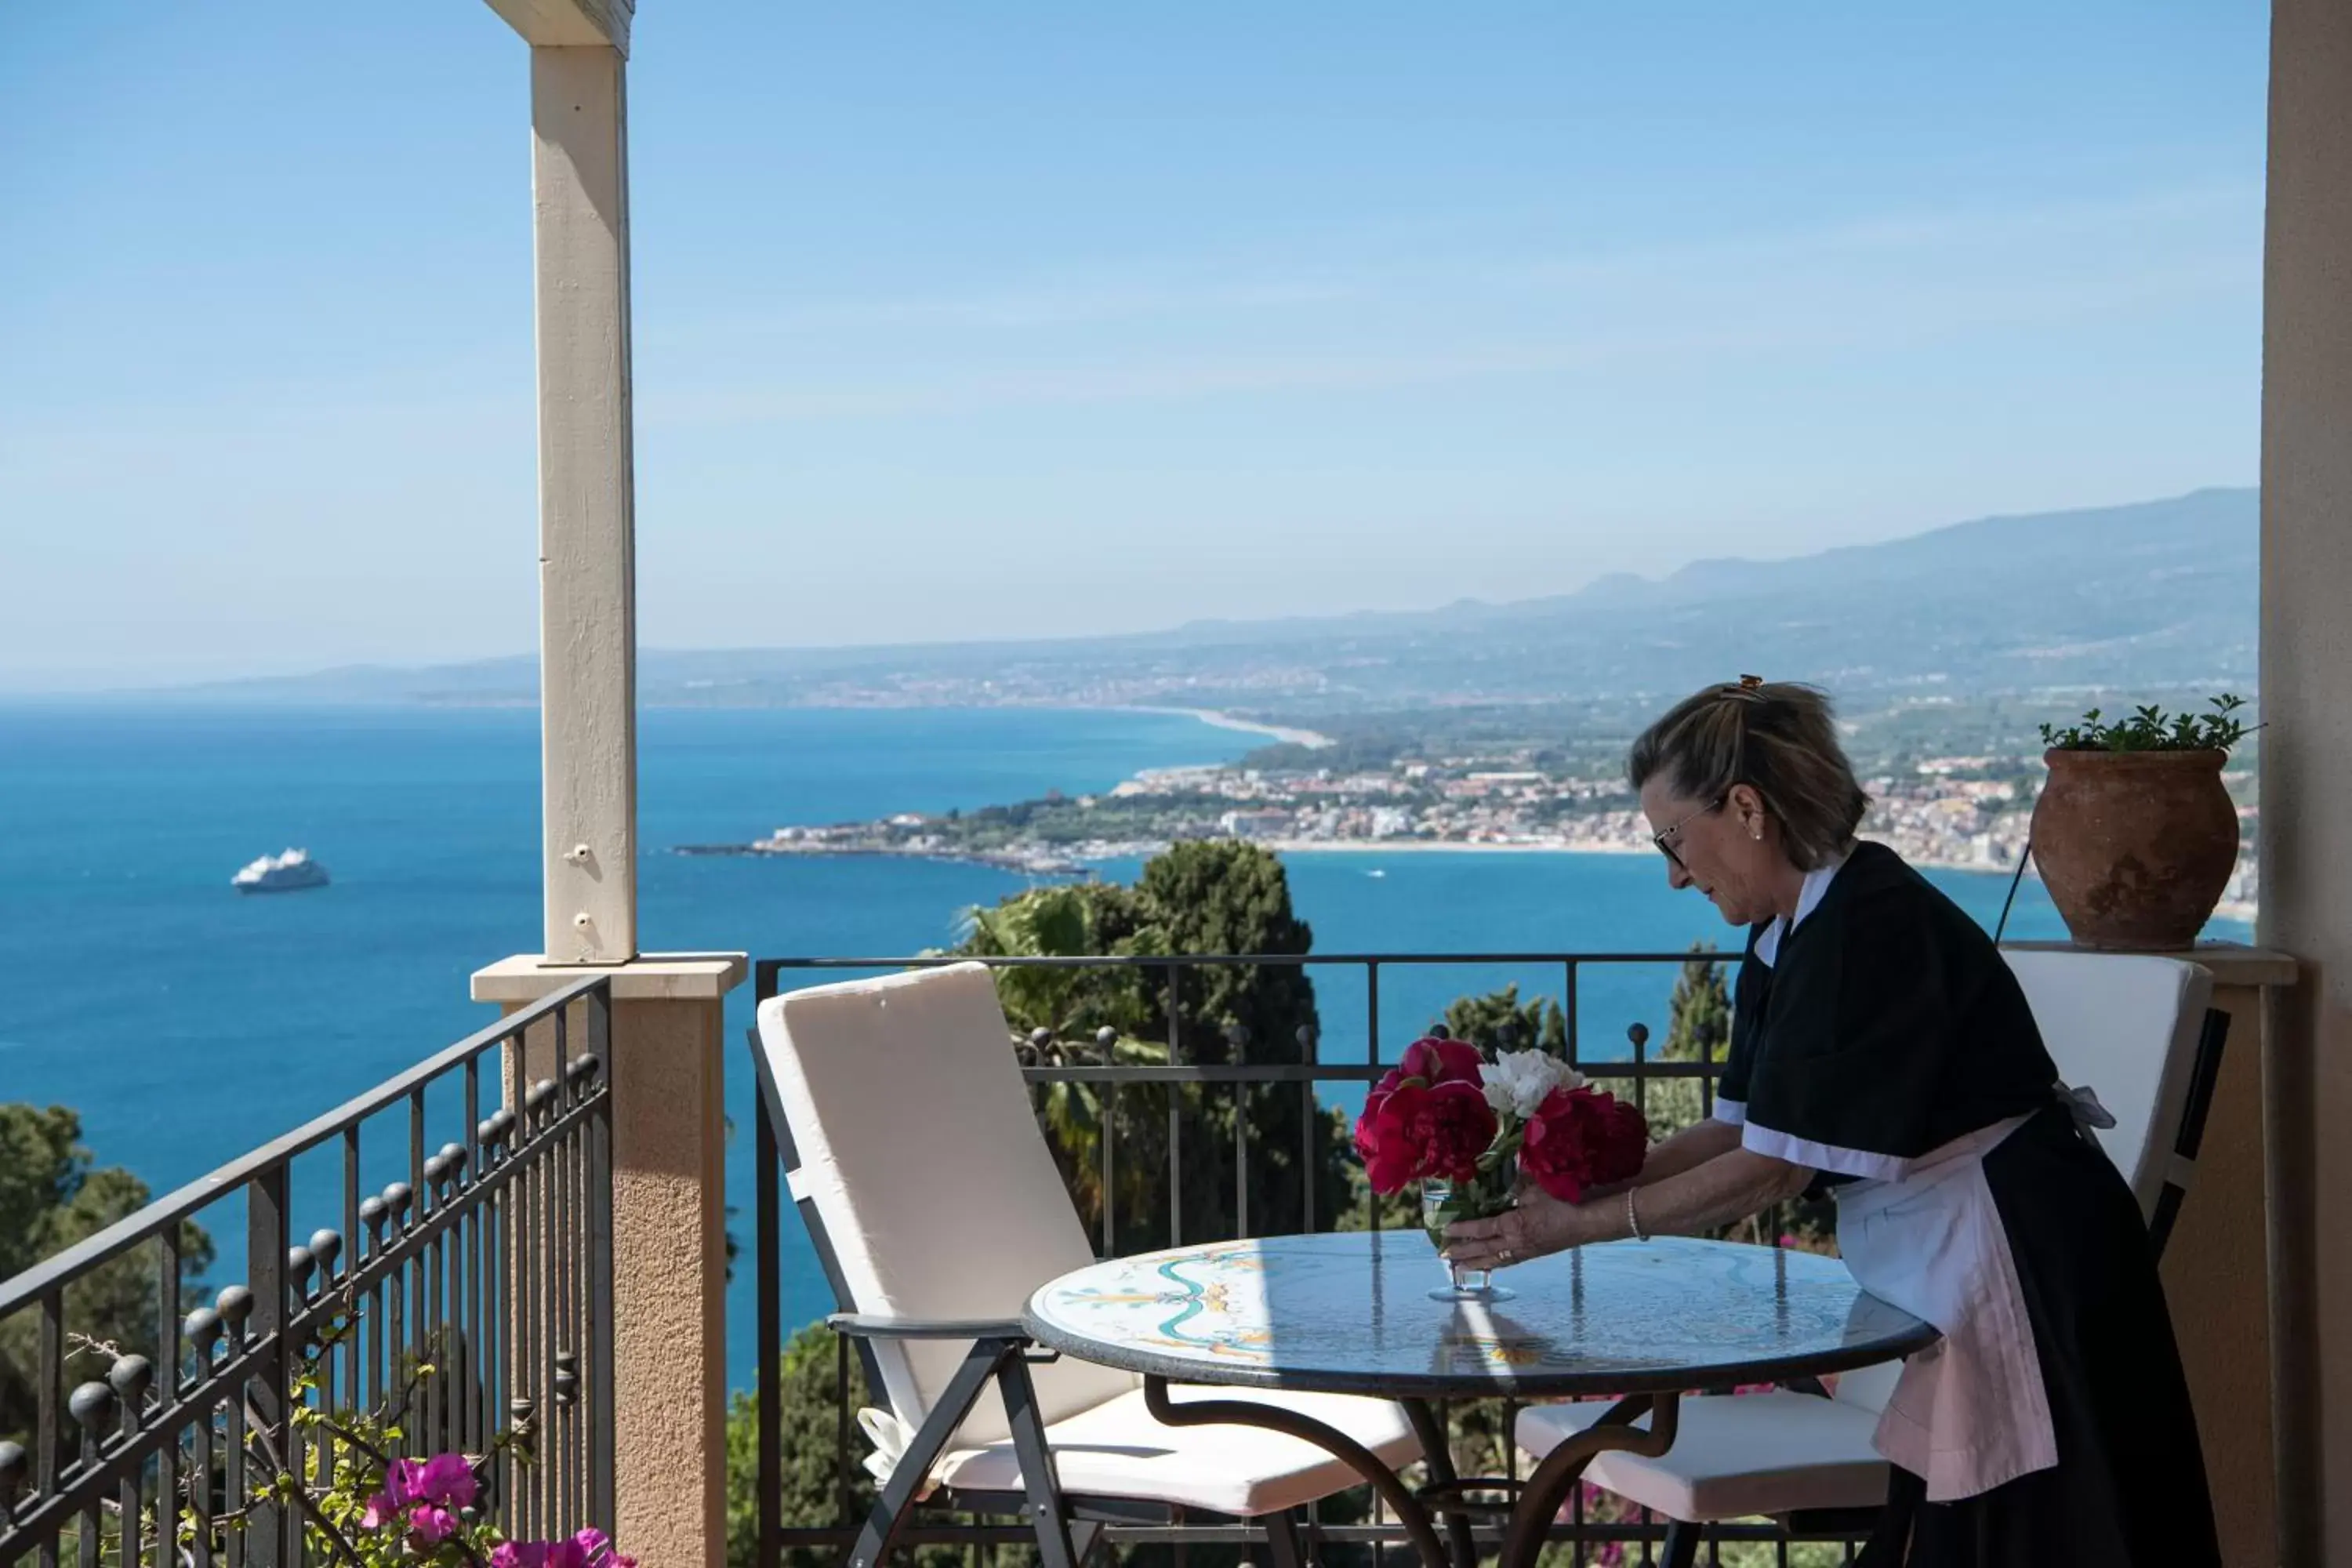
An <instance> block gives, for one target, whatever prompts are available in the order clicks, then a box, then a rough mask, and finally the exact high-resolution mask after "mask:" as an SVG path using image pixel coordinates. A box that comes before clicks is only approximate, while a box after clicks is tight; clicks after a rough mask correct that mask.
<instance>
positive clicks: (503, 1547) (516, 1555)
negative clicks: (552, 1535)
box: [490, 1541, 546, 1568]
mask: <svg viewBox="0 0 2352 1568" xmlns="http://www.w3.org/2000/svg"><path fill="white" fill-rule="evenodd" d="M540 1555H541V1556H542V1557H544V1556H545V1555H546V1551H545V1549H544V1548H541V1552H540ZM490 1568H527V1565H526V1564H525V1563H524V1562H523V1557H522V1548H521V1547H520V1546H518V1545H516V1544H515V1543H514V1542H511V1541H501V1542H499V1543H498V1544H497V1545H496V1546H493V1547H491V1548H490Z"/></svg>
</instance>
